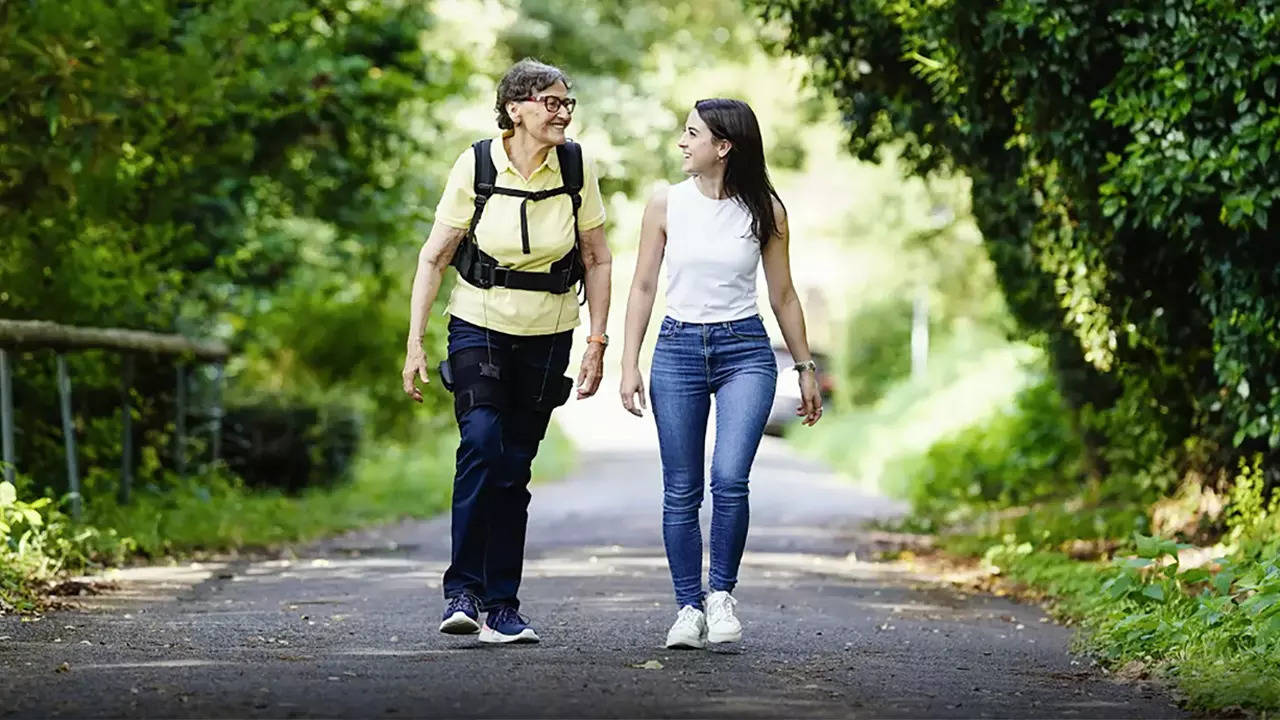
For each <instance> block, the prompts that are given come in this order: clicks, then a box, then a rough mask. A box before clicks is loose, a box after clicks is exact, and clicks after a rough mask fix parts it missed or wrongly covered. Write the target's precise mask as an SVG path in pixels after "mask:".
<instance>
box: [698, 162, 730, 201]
mask: <svg viewBox="0 0 1280 720" xmlns="http://www.w3.org/2000/svg"><path fill="white" fill-rule="evenodd" d="M693 184H694V185H697V186H698V190H699V191H700V192H701V193H702V194H703V195H706V196H707V197H709V198H711V199H713V200H724V199H725V198H727V197H728V196H727V195H726V194H725V191H724V165H722V164H717V165H716V166H715V168H713V169H712V170H710V171H708V172H702V173H698V174H697V175H694V176H693Z"/></svg>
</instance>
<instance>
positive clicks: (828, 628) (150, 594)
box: [0, 397, 1182, 718]
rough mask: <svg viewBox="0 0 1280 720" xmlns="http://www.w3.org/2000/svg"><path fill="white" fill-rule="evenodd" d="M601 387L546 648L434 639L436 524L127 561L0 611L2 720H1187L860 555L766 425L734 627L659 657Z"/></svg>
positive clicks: (654, 513) (549, 522) (1013, 624)
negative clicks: (108, 577)
mask: <svg viewBox="0 0 1280 720" xmlns="http://www.w3.org/2000/svg"><path fill="white" fill-rule="evenodd" d="M597 400H598V402H597V401H596V400H593V401H588V402H585V403H581V404H580V406H578V407H571V408H569V409H567V410H565V411H563V412H562V413H561V418H560V419H561V421H562V423H564V424H565V425H566V426H567V427H568V428H569V429H570V431H571V432H572V433H573V435H574V436H575V437H578V438H584V437H590V438H594V439H593V440H592V441H591V442H590V443H589V447H586V448H584V451H583V455H582V458H581V462H580V463H579V466H578V469H577V470H576V471H575V472H574V474H573V475H572V477H570V478H568V479H566V480H564V481H561V482H556V483H546V484H541V485H539V486H537V487H536V488H535V491H534V500H533V506H532V508H531V514H532V520H531V523H530V531H529V543H528V558H529V560H528V562H527V564H526V574H525V582H524V585H523V587H522V592H521V596H522V599H523V601H524V608H523V610H524V612H525V614H526V615H528V616H530V617H531V618H532V620H533V622H534V625H535V627H536V628H537V629H538V631H539V633H540V634H541V635H542V637H543V642H542V643H541V644H539V645H526V646H500V647H497V646H485V645H481V644H480V643H479V642H477V641H476V640H474V639H472V638H456V637H448V636H443V635H440V634H439V633H437V632H436V626H437V623H438V621H439V613H440V610H441V609H442V601H441V599H440V589H439V580H440V574H441V573H442V572H443V570H444V567H445V565H446V562H447V558H448V538H449V532H448V520H447V518H437V519H434V520H430V521H425V522H411V523H403V524H400V525H396V526H392V527H385V528H379V529H375V530H369V531H363V532H359V533H353V534H350V535H347V536H344V537H341V538H336V539H333V540H330V541H326V542H323V543H319V544H316V545H314V546H310V547H306V548H298V549H296V552H295V556H294V557H290V558H287V559H276V560H257V561H248V560H246V561H242V562H230V563H212V564H205V565H194V566H180V567H165V568H142V569H136V570H130V571H127V572H125V573H122V574H121V575H120V576H119V583H120V590H119V591H118V592H114V593H110V594H107V595H103V596H97V597H92V598H86V599H84V601H83V603H82V604H83V607H81V608H78V609H74V610H64V611H58V612H53V613H50V614H48V615H46V616H44V617H42V618H40V619H39V620H37V621H33V622H31V621H29V622H23V621H21V620H19V619H18V618H13V617H5V618H0V718H18V717H23V718H26V717H135V716H159V717H183V718H187V717H316V716H322V717H371V718H396V717H455V716H459V717H733V718H743V717H788V718H791V717H957V718H959V717H965V718H968V717H1078V718H1083V717H1088V718H1092V717H1116V718H1121V717H1124V718H1133V717H1178V716H1181V715H1182V713H1181V712H1180V711H1179V710H1178V709H1177V707H1176V706H1175V705H1174V704H1173V703H1172V701H1171V700H1170V698H1169V697H1168V696H1167V695H1165V694H1163V693H1162V692H1161V691H1159V690H1158V689H1155V688H1151V687H1146V686H1140V685H1131V684H1123V683H1119V682H1115V681H1113V680H1111V679H1109V678H1107V677H1104V676H1103V675H1102V674H1101V673H1100V672H1099V671H1098V670H1096V669H1094V668H1093V667H1092V663H1091V662H1090V661H1089V660H1087V659H1085V658H1080V657H1074V656H1072V655H1071V654H1070V653H1069V652H1068V646H1069V641H1070V638H1071V632H1072V631H1071V630H1069V629H1067V628H1063V627H1059V626H1057V625H1054V624H1052V623H1049V622H1047V620H1046V618H1045V617H1044V616H1043V614H1042V613H1041V612H1040V611H1039V610H1038V609H1036V608H1033V607H1029V606H1025V605H1019V604H1016V603H1013V602H1010V601H1008V600H1005V599H1001V598H996V597H991V596H986V595H974V594H969V593H966V592H963V591H960V590H958V589H954V588H952V587H949V586H947V585H945V584H941V583H937V582H934V581H936V578H931V577H929V576H927V575H920V574H918V573H916V572H913V571H910V570H908V569H904V568H903V567H901V566H898V565H892V564H880V563H876V562H872V561H870V560H869V559H868V558H869V557H870V554H871V551H872V550H873V540H874V537H875V536H874V535H873V534H871V533H868V532H867V531H865V530H864V529H862V526H863V525H864V523H865V522H866V521H867V520H868V519H871V518H877V517H884V516H887V515H892V514H894V513H897V512H900V510H901V508H899V507H898V506H897V505H895V504H894V503H892V502H889V501H888V500H886V499H884V498H882V497H879V496H877V495H876V494H874V493H870V492H866V491H862V490H859V489H858V488H857V486H856V485H855V484H853V483H851V482H849V481H848V480H847V479H843V478H840V477H837V476H836V475H834V474H833V473H831V472H830V471H829V470H828V469H826V468H824V467H822V466H819V465H816V464H814V463H811V462H807V461H803V460H800V459H798V458H796V457H795V456H794V455H793V454H792V453H791V451H790V450H789V449H788V448H787V447H786V446H785V445H784V444H783V443H781V442H780V441H777V440H774V439H769V438H767V439H766V442H765V445H764V447H763V448H762V450H761V454H760V457H759V458H758V461H757V464H756V467H755V471H754V474H753V476H752V527H751V535H750V537H749V540H748V552H747V555H746V557H745V559H744V563H743V569H742V572H741V575H740V586H739V588H738V590H737V592H736V593H735V595H736V596H737V597H738V599H739V606H738V614H739V616H740V617H741V618H742V619H743V621H744V626H745V633H744V634H745V637H744V641H743V642H742V643H741V644H739V645H737V646H732V647H729V648H727V649H721V650H714V651H670V650H665V649H663V648H662V647H661V643H662V640H663V637H664V634H665V631H666V628H667V626H668V625H669V623H670V622H671V620H672V619H673V618H674V613H675V610H676V608H675V606H674V602H673V600H672V599H671V596H670V578H669V576H668V574H667V570H666V564H665V560H664V556H663V554H662V550H661V524H660V518H661V501H660V482H661V481H660V475H659V469H658V465H657V456H656V451H655V450H654V448H653V427H652V424H651V421H650V420H649V419H648V418H646V419H645V420H643V421H640V420H633V419H631V418H629V417H622V416H620V413H621V411H617V412H614V409H615V407H616V401H614V403H613V404H610V403H609V402H608V401H609V400H612V398H604V397H602V398H598V399H597ZM709 504H710V503H709V496H708V501H707V502H706V503H704V508H703V510H704V516H705V515H706V511H707V510H708V507H707V506H708V505H709ZM704 521H705V517H704Z"/></svg>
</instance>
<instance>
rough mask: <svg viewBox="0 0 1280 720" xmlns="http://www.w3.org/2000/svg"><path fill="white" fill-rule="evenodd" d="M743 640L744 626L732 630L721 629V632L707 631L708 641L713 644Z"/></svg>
mask: <svg viewBox="0 0 1280 720" xmlns="http://www.w3.org/2000/svg"><path fill="white" fill-rule="evenodd" d="M741 640H742V628H738V629H737V630H730V631H724V630H721V631H720V632H716V631H715V630H708V631H707V642H709V643H711V644H712V645H719V644H721V643H736V642H741Z"/></svg>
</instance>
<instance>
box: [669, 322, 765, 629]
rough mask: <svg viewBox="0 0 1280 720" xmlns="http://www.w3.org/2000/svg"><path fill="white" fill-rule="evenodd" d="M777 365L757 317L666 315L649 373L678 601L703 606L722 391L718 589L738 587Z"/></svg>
mask: <svg viewBox="0 0 1280 720" xmlns="http://www.w3.org/2000/svg"><path fill="white" fill-rule="evenodd" d="M777 382H778V366H777V360H776V359H775V358H774V354H773V349H772V347H771V346H770V344H769V335H768V333H767V332H766V331H765V328H764V322H763V321H762V320H761V319H760V316H759V315H753V316H751V317H748V318H744V319H741V320H733V321H730V322H719V323H706V324H699V323H687V322H680V321H678V320H674V319H672V318H669V317H668V318H665V319H664V320H663V321H662V326H661V329H660V330H659V332H658V344H657V347H656V349H655V350H654V353H653V369H652V371H651V372H650V376H649V397H650V400H651V401H652V402H653V416H654V419H655V420H656V421H657V424H658V445H659V448H660V452H661V455H662V484H663V500H662V540H663V543H664V544H665V545H666V549H667V564H668V565H669V566H670V567H671V581H672V584H673V585H674V586H675V594H676V603H677V605H678V606H680V607H683V606H685V605H693V606H694V607H699V608H700V607H702V600H703V592H702V528H701V526H700V525H699V524H698V510H699V508H701V506H702V495H703V486H704V484H705V479H704V474H703V466H704V458H705V452H706V437H707V417H708V415H709V413H710V409H711V396H712V395H715V398H716V442H715V450H714V451H713V453H712V457H711V499H712V505H711V572H710V578H709V579H710V587H711V590H712V592H715V591H718V590H726V591H731V590H733V588H734V586H735V585H737V582H738V566H739V565H740V563H741V561H742V551H743V548H744V547H745V546H746V541H747V523H748V520H749V517H750V508H749V505H748V502H747V480H748V477H749V476H750V474H751V463H752V462H753V461H754V460H755V456H756V450H757V449H758V448H759V447H760V438H761V436H762V435H763V434H764V425H765V421H766V420H767V419H768V417H769V410H770V408H771V407H772V405H773V396H774V392H775V391H776V389H777Z"/></svg>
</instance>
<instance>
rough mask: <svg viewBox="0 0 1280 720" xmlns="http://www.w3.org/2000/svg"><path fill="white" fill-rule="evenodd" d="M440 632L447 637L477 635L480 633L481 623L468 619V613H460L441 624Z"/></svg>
mask: <svg viewBox="0 0 1280 720" xmlns="http://www.w3.org/2000/svg"><path fill="white" fill-rule="evenodd" d="M440 632H442V633H444V634H445V635H475V634H476V633H478V632H480V623H478V622H476V621H475V620H472V619H471V618H469V617H467V614H466V613H464V612H462V611H458V612H456V613H454V614H452V615H450V616H449V619H447V620H445V621H444V622H442V623H440Z"/></svg>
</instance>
